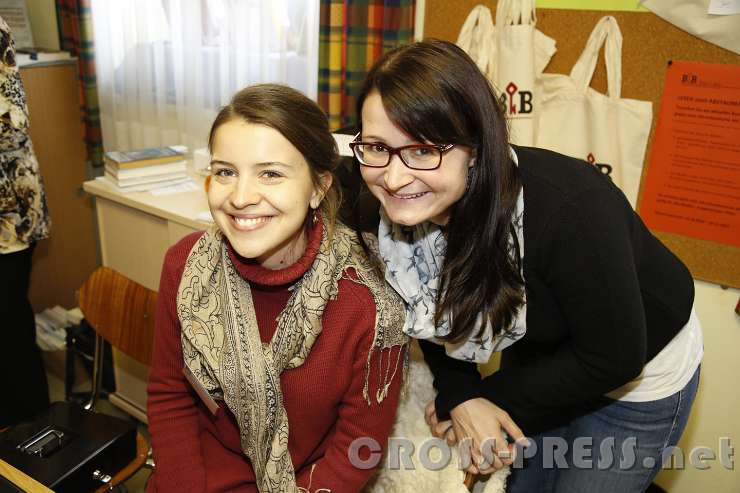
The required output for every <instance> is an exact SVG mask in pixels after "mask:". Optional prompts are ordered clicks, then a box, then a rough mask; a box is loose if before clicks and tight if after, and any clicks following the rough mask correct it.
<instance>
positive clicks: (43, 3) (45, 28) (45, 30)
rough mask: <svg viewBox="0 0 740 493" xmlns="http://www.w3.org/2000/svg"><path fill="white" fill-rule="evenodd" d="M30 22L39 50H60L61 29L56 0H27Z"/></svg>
mask: <svg viewBox="0 0 740 493" xmlns="http://www.w3.org/2000/svg"><path fill="white" fill-rule="evenodd" d="M26 6H27V9H28V21H29V22H30V23H31V31H32V32H33V42H34V44H35V45H36V47H37V48H44V49H47V50H58V49H59V29H58V27H57V11H56V7H55V5H54V0H26Z"/></svg>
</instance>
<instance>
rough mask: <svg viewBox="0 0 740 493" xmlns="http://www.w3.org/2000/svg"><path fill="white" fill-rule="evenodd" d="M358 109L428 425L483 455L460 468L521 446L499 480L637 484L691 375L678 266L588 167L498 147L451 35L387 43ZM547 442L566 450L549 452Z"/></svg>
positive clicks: (478, 80) (561, 488) (674, 434)
mask: <svg viewBox="0 0 740 493" xmlns="http://www.w3.org/2000/svg"><path fill="white" fill-rule="evenodd" d="M357 110H358V114H360V115H361V131H360V133H359V134H358V136H357V138H356V139H355V142H353V143H352V148H353V151H354V154H355V156H356V158H357V159H358V161H359V162H360V164H361V172H362V176H363V178H364V180H365V182H366V184H367V186H368V187H369V189H370V191H371V192H372V193H373V194H374V195H375V196H376V197H377V199H378V200H379V201H380V204H381V223H380V227H379V231H378V240H379V245H380V252H381V256H382V257H383V260H384V262H385V264H386V279H387V280H388V282H389V283H390V284H391V285H392V286H393V287H394V288H395V289H396V290H397V292H398V293H399V294H401V296H402V297H403V298H404V300H405V301H406V308H407V318H406V325H405V327H404V330H405V331H406V333H407V334H409V335H410V336H412V337H414V338H417V339H419V343H420V345H421V347H422V349H423V351H424V355H425V359H426V361H427V363H428V364H429V366H430V368H431V370H432V373H433V374H434V378H435V382H434V384H435V387H436V388H437V390H438V392H439V393H438V395H437V397H436V400H435V401H434V402H432V403H430V404H429V406H428V407H427V410H426V414H427V420H428V422H429V423H430V426H431V428H432V431H433V433H434V434H435V435H437V436H439V437H446V438H447V439H448V440H449V441H461V440H462V439H465V438H471V439H472V450H471V452H472V456H473V459H474V460H476V461H479V460H480V459H481V458H484V459H487V460H486V461H485V462H484V463H479V462H476V463H474V465H472V466H471V467H470V468H469V472H471V473H486V472H491V471H493V470H496V469H500V468H502V467H503V466H504V465H509V464H511V463H512V461H513V460H514V459H517V461H520V460H521V459H522V458H524V460H523V468H521V467H519V466H520V464H519V463H518V462H517V464H516V465H517V468H515V470H514V472H513V476H512V477H511V478H510V480H509V491H511V492H532V491H555V492H574V491H600V492H615V491H620V492H622V493H625V492H633V491H634V492H637V491H643V490H644V489H645V488H646V487H647V485H648V484H649V483H650V481H651V479H652V478H653V477H654V476H655V474H656V473H657V472H658V470H659V469H660V467H661V454H662V453H663V451H664V450H665V449H666V448H667V447H669V446H672V445H675V444H676V443H677V441H678V439H679V437H680V435H681V433H682V431H683V429H684V426H685V424H686V420H687V418H688V415H689V411H690V409H691V404H692V401H693V399H694V396H695V393H696V389H697V384H698V376H699V364H700V361H701V357H702V354H703V349H702V335H701V328H700V325H699V322H698V320H697V318H696V315H695V314H694V311H693V308H692V307H693V298H694V287H693V282H692V279H691V275H690V273H689V272H688V270H687V269H686V267H685V266H684V265H683V264H682V263H681V262H680V261H679V260H678V259H677V258H676V257H675V256H674V255H673V254H672V253H671V252H670V251H668V249H667V248H665V247H664V246H663V245H662V244H661V243H660V242H659V241H658V240H657V239H656V238H655V237H654V236H653V235H652V234H650V232H649V231H648V230H647V229H646V228H645V226H644V224H643V223H642V221H641V220H640V218H639V217H638V216H637V215H636V214H635V213H634V211H633V210H632V209H631V208H630V206H629V203H628V202H627V200H626V199H625V197H624V195H623V194H622V193H621V192H620V191H619V190H618V189H617V188H616V187H615V186H614V185H613V184H612V183H611V182H610V180H609V179H608V178H607V177H606V176H604V175H602V174H601V173H600V172H599V171H598V170H597V169H596V168H595V167H593V166H591V165H588V164H587V163H585V162H582V161H579V160H576V159H572V158H569V157H565V156H562V155H559V154H555V153H553V152H549V151H545V150H542V149H534V148H524V147H515V146H510V145H509V144H508V140H507V129H506V122H505V120H504V115H503V114H502V110H501V108H500V106H499V104H498V102H497V99H496V96H495V94H494V92H493V90H492V89H491V87H490V85H489V83H488V82H487V80H486V79H485V77H484V76H483V75H482V74H481V73H480V71H479V70H478V68H477V67H476V65H475V64H474V62H473V61H472V60H471V59H470V58H469V57H468V56H467V55H466V54H465V53H464V52H463V51H462V50H460V49H459V48H458V47H456V46H455V45H453V44H451V43H447V42H442V41H428V42H422V43H416V44H412V45H408V46H404V47H401V48H399V49H396V50H394V51H391V52H389V53H387V54H386V55H385V56H384V57H383V58H382V59H381V60H379V61H378V62H377V63H376V64H375V66H374V67H373V69H372V70H371V71H370V73H369V74H368V76H367V78H366V80H365V83H364V86H363V88H362V91H361V93H360V94H359V96H358V103H357ZM563 138H568V132H567V129H563ZM497 351H503V355H502V365H501V368H500V369H499V370H498V371H496V372H495V373H493V374H492V375H490V376H488V377H486V378H481V377H480V375H479V373H478V370H477V367H476V363H486V362H488V361H489V359H490V358H491V357H492V355H493V354H494V352H497ZM410 385H414V382H410ZM525 436H526V437H529V440H526V439H524V437H525ZM579 438H581V440H579ZM490 439H493V440H490ZM584 440H585V442H584ZM515 442H519V443H532V444H535V445H537V448H536V449H535V448H534V447H529V448H527V449H525V450H524V453H521V452H522V451H521V450H520V449H518V448H516V447H515V446H514V443H515ZM556 445H557V447H558V449H559V450H560V451H561V452H564V451H567V453H565V454H564V458H563V459H562V460H559V461H558V462H556V463H554V464H549V463H548V461H547V458H548V457H550V458H552V457H553V455H552V452H553V447H554V446H556ZM543 447H544V449H545V450H544V451H543ZM574 447H575V449H576V450H575V452H576V453H574ZM579 447H580V448H584V447H586V448H587V449H588V450H589V451H590V452H589V453H588V454H586V455H585V456H584V455H583V454H580V455H579V454H578V453H577V452H578V449H579ZM548 448H549V450H548ZM486 452H492V453H486ZM543 452H544V453H543ZM548 452H549V454H548ZM517 453H518V455H519V457H518V458H517V457H516V456H517ZM556 455H557V454H556ZM584 457H585V459H584ZM622 459H624V460H622ZM476 464H478V467H476Z"/></svg>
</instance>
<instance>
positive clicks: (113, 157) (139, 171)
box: [105, 147, 189, 192]
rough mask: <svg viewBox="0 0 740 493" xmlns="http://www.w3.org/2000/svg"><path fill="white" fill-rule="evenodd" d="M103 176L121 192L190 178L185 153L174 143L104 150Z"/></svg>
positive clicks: (155, 186) (175, 182)
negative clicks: (164, 145)
mask: <svg viewBox="0 0 740 493" xmlns="http://www.w3.org/2000/svg"><path fill="white" fill-rule="evenodd" d="M105 179H106V180H107V181H109V182H110V183H112V184H113V185H115V186H116V187H118V188H119V189H121V191H124V192H141V191H144V190H151V189H153V188H159V187H166V186H170V185H176V184H179V183H184V182H186V181H188V180H189V178H188V175H187V161H185V156H184V153H183V152H182V151H181V150H180V149H178V148H175V147H151V148H148V149H140V150H137V151H126V152H121V151H111V152H106V153H105Z"/></svg>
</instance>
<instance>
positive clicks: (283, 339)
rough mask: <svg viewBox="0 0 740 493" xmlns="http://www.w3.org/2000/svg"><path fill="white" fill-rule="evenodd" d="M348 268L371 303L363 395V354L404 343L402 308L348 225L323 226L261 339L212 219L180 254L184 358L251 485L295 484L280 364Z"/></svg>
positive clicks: (315, 329) (296, 350) (314, 333)
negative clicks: (251, 476)
mask: <svg viewBox="0 0 740 493" xmlns="http://www.w3.org/2000/svg"><path fill="white" fill-rule="evenodd" d="M348 268H354V269H355V272H356V273H357V278H358V282H360V283H362V284H363V285H365V286H367V287H368V289H369V290H370V292H371V293H372V296H373V298H374V300H375V306H376V314H375V338H374V340H373V345H372V347H371V348H370V353H369V354H368V360H367V364H366V367H365V388H364V391H363V395H364V397H365V399H366V400H367V402H368V405H369V404H370V397H369V396H368V379H369V371H370V358H371V356H372V353H373V351H375V350H382V349H386V348H390V347H393V346H398V345H403V344H405V343H406V336H405V335H404V334H403V331H402V328H403V322H404V315H405V312H404V307H403V302H402V301H401V299H400V298H399V297H398V295H397V294H396V293H395V292H394V291H393V290H392V289H391V288H390V287H389V286H388V285H387V284H385V282H384V281H383V279H382V278H379V277H378V276H377V275H376V273H375V271H374V270H373V268H372V265H371V263H370V261H369V260H368V259H367V257H366V256H365V254H364V252H363V250H362V247H361V245H360V243H359V242H358V240H357V235H356V234H355V233H354V232H353V231H352V230H350V229H349V228H347V227H346V226H344V225H342V224H337V225H336V227H335V228H334V232H333V235H332V238H331V241H330V240H329V238H328V237H327V233H326V230H324V232H323V233H322V239H321V247H320V249H319V252H318V254H317V255H316V259H315V260H314V262H313V264H312V265H311V267H310V268H309V270H308V271H307V272H306V273H305V274H304V275H303V277H302V278H301V279H300V280H299V281H298V282H297V283H296V284H295V285H294V286H293V287H292V288H291V290H292V295H291V296H290V299H289V300H288V303H287V305H286V306H285V308H284V309H283V311H282V313H281V314H280V317H279V318H278V325H277V329H276V331H275V335H274V336H273V338H272V340H271V341H270V342H269V343H267V344H263V343H262V341H261V340H260V333H259V328H258V327H257V318H256V315H255V311H254V304H253V302H252V295H251V291H250V288H249V283H248V282H247V281H245V280H244V279H243V278H242V277H241V276H240V275H239V273H238V272H237V270H236V268H235V267H234V265H233V263H232V261H231V259H230V257H229V253H228V249H227V247H226V241H225V239H224V238H223V235H222V233H221V232H220V231H219V230H218V228H216V227H213V228H211V229H210V230H209V231H208V232H206V233H205V234H204V235H203V236H202V237H201V238H200V240H199V241H198V242H197V243H196V244H195V246H194V247H193V248H192V250H191V251H190V254H189V255H188V258H187V261H186V264H185V271H184V273H183V276H182V280H181V281H180V286H179V288H178V293H177V314H178V317H179V319H180V323H181V326H182V350H183V357H184V360H185V365H186V367H187V368H188V369H189V370H190V371H191V372H192V374H193V376H194V377H195V378H196V379H197V380H198V381H199V382H200V384H201V385H202V386H203V387H204V388H205V389H206V390H207V391H208V392H209V394H210V395H211V396H212V397H214V398H215V399H218V400H223V401H224V402H225V403H226V405H227V406H228V408H229V409H230V410H231V412H232V413H233V414H234V416H235V417H236V420H237V423H238V425H239V431H240V437H241V448H242V451H243V452H244V454H245V455H246V456H247V458H249V460H250V461H251V463H252V467H253V468H254V472H255V475H256V479H257V487H258V488H259V491H260V492H275V493H277V492H280V493H282V492H296V491H298V488H297V486H296V482H295V471H294V469H293V464H292V462H291V458H290V454H289V453H288V417H287V414H286V412H285V407H284V406H283V395H282V390H281V388H280V374H281V373H282V371H283V370H285V369H286V368H296V367H298V366H300V365H301V364H303V362H304V361H305V360H306V358H307V357H308V354H309V352H310V351H311V347H312V346H313V344H314V342H315V341H316V339H317V338H318V337H319V335H320V334H321V317H322V315H323V313H324V309H325V307H326V304H327V303H328V302H329V300H331V299H334V298H336V295H337V283H338V281H339V280H340V279H341V278H342V277H343V276H346V270H347V269H348ZM398 364H399V361H396V363H395V365H391V364H390V362H389V364H388V365H387V368H386V371H385V372H384V373H385V374H384V375H381V380H380V382H381V383H380V387H379V389H378V392H377V394H376V396H375V397H376V400H377V402H381V401H382V400H383V399H384V398H385V396H386V394H387V391H388V388H389V386H390V384H391V381H392V379H393V377H394V375H395V373H396V370H397V369H398ZM391 366H393V369H392V371H391ZM381 372H382V370H381Z"/></svg>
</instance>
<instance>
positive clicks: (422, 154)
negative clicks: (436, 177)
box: [349, 134, 455, 171]
mask: <svg viewBox="0 0 740 493" xmlns="http://www.w3.org/2000/svg"><path fill="white" fill-rule="evenodd" d="M359 137H360V134H357V135H356V136H355V140H353V141H352V142H350V143H349V147H350V148H351V149H352V152H353V153H354V155H355V157H356V158H357V160H358V161H359V162H360V164H361V165H363V166H368V167H370V168H385V167H386V166H388V165H389V164H390V162H391V159H392V158H393V156H394V155H396V154H398V157H400V158H401V162H403V164H405V165H406V167H408V168H411V169H417V170H425V171H429V170H435V169H437V168H439V166H440V164H442V155H443V154H444V153H445V152H447V151H449V150H450V149H452V148H453V147H454V146H455V144H412V145H407V146H402V147H391V146H389V145H386V144H383V143H381V142H359V141H357V139H358V138H359Z"/></svg>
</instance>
